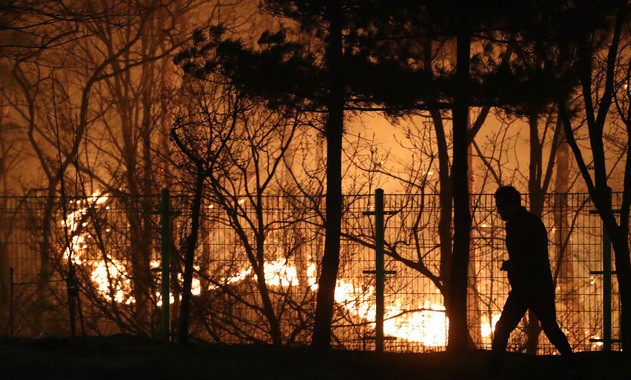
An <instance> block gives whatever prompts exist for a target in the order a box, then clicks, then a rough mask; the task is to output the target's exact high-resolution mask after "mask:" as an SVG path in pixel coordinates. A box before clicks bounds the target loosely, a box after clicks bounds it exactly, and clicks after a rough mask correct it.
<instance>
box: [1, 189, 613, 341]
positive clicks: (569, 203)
mask: <svg viewBox="0 0 631 380" xmlns="http://www.w3.org/2000/svg"><path fill="white" fill-rule="evenodd" d="M171 200H172V201H171V203H172V204H171V208H172V209H174V210H177V211H179V214H174V215H173V216H172V218H171V224H172V235H171V236H170V238H171V239H170V241H171V242H172V246H171V251H172V255H171V273H172V276H171V284H170V285H171V286H170V289H171V294H170V295H169V296H168V298H169V304H170V307H171V310H172V313H171V323H172V326H175V324H174V323H173V321H175V319H176V318H177V311H178V304H179V293H180V291H181V290H180V289H181V268H182V262H181V256H182V252H183V251H182V248H181V247H183V246H184V242H185V241H186V237H187V234H188V232H189V228H190V221H189V219H188V217H187V215H188V213H189V209H190V204H189V202H190V200H189V198H187V197H178V196H176V197H171ZM619 202H620V198H619V196H618V195H616V194H615V195H614V205H615V204H616V203H619ZM323 205H324V200H323V198H322V197H305V196H291V197H290V196H276V197H265V198H264V199H263V200H262V202H261V203H257V200H256V199H252V198H247V197H242V198H232V199H206V200H205V201H204V205H203V208H202V210H203V212H202V221H201V224H200V227H201V228H200V243H199V246H198V249H197V251H196V262H195V269H196V273H195V278H194V284H193V285H194V286H193V292H194V297H193V312H192V325H191V331H192V334H193V335H194V336H195V337H197V338H199V339H204V340H209V341H215V342H227V343H246V342H271V341H272V340H273V339H274V336H276V337H280V339H281V340H282V342H283V343H285V344H297V345H301V344H308V342H309V340H310V332H311V327H312V323H313V315H314V310H315V295H316V291H317V275H318V273H319V266H320V257H321V255H322V251H323V246H324V229H323V222H322V220H323V212H322V210H323ZM61 206H62V204H61V199H49V198H45V197H2V198H0V310H2V312H1V314H0V327H1V328H2V330H1V333H2V334H4V335H13V336H37V335H39V334H41V333H44V334H47V335H69V334H71V331H70V327H69V325H70V324H69V323H68V320H69V318H70V317H69V315H70V314H69V311H68V310H69V306H70V305H69V301H68V300H69V297H68V294H69V293H68V289H67V286H66V284H67V280H68V277H69V273H70V272H69V271H70V268H73V269H74V270H75V273H76V281H77V285H78V289H79V293H78V294H79V297H78V300H79V301H80V304H78V305H77V306H78V307H79V308H80V311H81V313H80V314H76V315H75V316H76V317H77V318H78V317H80V319H81V321H80V322H81V327H82V331H84V332H85V333H86V334H90V335H106V334H112V333H118V332H123V333H132V334H145V335H157V334H159V332H160V323H159V322H160V321H159V320H160V315H161V313H160V310H161V307H162V304H163V296H162V295H161V294H160V291H161V288H162V287H161V281H162V279H161V276H160V273H159V270H160V251H161V236H162V235H161V229H160V215H158V213H157V211H158V210H159V209H160V198H159V197H146V198H120V197H113V196H108V195H102V196H93V197H82V198H73V199H71V200H70V199H66V200H65V206H66V207H61ZM384 208H385V209H386V210H391V211H396V212H393V213H391V214H389V215H386V217H385V221H384V238H385V247H384V251H385V254H386V259H385V263H384V265H385V270H386V271H387V273H389V274H388V275H387V276H386V279H385V290H384V298H383V302H384V322H383V323H384V328H383V333H384V335H385V337H386V338H385V341H384V349H385V350H386V351H431V350H443V349H444V348H445V345H446V340H447V326H448V319H447V317H446V313H445V308H444V302H443V296H442V293H441V292H442V291H444V286H443V282H442V281H443V279H444V278H445V273H446V270H445V268H447V267H448V264H449V255H448V254H447V253H446V252H448V251H449V242H447V244H446V243H445V241H441V239H440V236H441V232H440V230H439V221H440V211H441V208H440V201H439V198H438V196H437V195H428V194H425V195H422V194H413V195H410V194H390V195H385V198H384ZM373 209H374V201H373V196H372V195H347V196H345V197H344V218H343V239H342V247H341V257H340V271H339V279H338V286H337V289H336V309H335V317H334V329H333V333H334V344H335V345H336V346H338V347H340V348H347V349H362V350H373V349H375V340H374V337H375V319H376V314H375V297H376V294H375V285H376V284H375V277H374V275H373V274H371V273H370V271H371V270H374V265H375V264H374V257H375V256H374V255H375V254H374V242H375V241H374V228H375V226H374V218H372V217H370V216H367V215H365V213H366V212H367V211H371V210H373ZM591 209H592V205H591V203H590V201H589V196H588V195H587V194H553V195H549V196H547V197H546V199H545V206H544V211H543V219H544V223H545V224H546V226H547V228H548V233H549V240H550V246H549V247H550V260H551V264H552V269H553V273H554V275H555V279H556V284H557V310H558V319H559V323H560V325H561V327H562V329H563V330H564V331H565V332H566V333H567V335H568V338H569V340H570V342H571V344H572V346H573V347H574V349H576V350H596V349H599V347H600V345H601V344H602V343H601V342H599V341H598V339H601V338H602V337H603V276H602V274H599V273H598V271H602V269H603V263H602V247H603V234H602V224H601V222H600V219H599V218H598V216H596V215H593V213H590V211H591ZM472 215H473V231H472V240H471V252H470V257H471V263H470V268H469V301H468V313H469V331H470V334H471V337H472V339H473V341H474V342H475V344H476V345H477V346H478V347H480V348H489V347H490V341H491V337H492V325H493V324H494V322H495V320H496V319H497V317H498V316H499V313H500V310H501V307H502V305H503V301H504V300H505V298H506V295H507V292H508V284H507V280H506V278H505V275H504V273H503V272H500V271H499V267H500V263H501V261H502V260H504V259H505V258H506V257H507V254H506V252H505V248H504V241H503V235H504V226H503V222H502V221H501V220H500V219H499V218H498V216H497V215H496V213H495V211H494V204H493V197H492V195H488V194H477V195H474V196H472ZM448 233H449V232H448ZM10 273H13V275H10ZM612 289H613V293H614V294H613V295H612V299H613V302H612V305H611V310H612V311H611V317H612V330H611V333H612V336H613V337H614V338H615V337H617V336H618V335H619V323H618V322H619V321H618V320H619V313H620V307H619V303H618V297H617V293H616V292H617V283H616V281H615V276H614V278H613V288H612ZM164 298H165V299H166V298H167V297H164ZM525 329H526V323H525V321H524V322H523V323H522V324H521V325H520V331H517V332H516V333H514V334H513V335H512V337H511V342H510V349H512V350H514V351H524V350H526V347H527V346H528V342H527V341H526V334H525V333H524V330H525ZM531 343H532V342H531ZM613 347H614V349H615V348H618V347H617V346H616V345H615V344H614V346H613ZM538 351H539V352H543V353H551V352H554V350H553V347H552V346H551V345H550V343H549V342H548V341H547V339H546V338H545V336H544V335H543V334H541V336H540V341H539V343H538Z"/></svg>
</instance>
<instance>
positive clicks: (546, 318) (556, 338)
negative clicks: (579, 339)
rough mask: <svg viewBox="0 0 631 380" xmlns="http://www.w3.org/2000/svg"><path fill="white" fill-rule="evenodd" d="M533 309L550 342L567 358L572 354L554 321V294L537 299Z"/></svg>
mask: <svg viewBox="0 0 631 380" xmlns="http://www.w3.org/2000/svg"><path fill="white" fill-rule="evenodd" d="M533 311H534V312H535V314H536V315H537V318H539V321H540V322H541V328H542V329H543V332H544V333H545V334H546V336H547V337H548V339H549V340H550V343H552V344H554V346H555V347H556V348H557V350H559V352H560V353H561V355H563V356H564V357H565V358H566V359H569V358H570V357H571V356H572V348H571V347H570V344H569V343H568V341H567V337H566V336H565V334H564V333H563V331H562V330H561V328H560V327H559V324H558V323H557V321H556V306H555V304H554V295H552V296H547V297H545V298H543V299H540V300H538V302H536V303H535V305H533Z"/></svg>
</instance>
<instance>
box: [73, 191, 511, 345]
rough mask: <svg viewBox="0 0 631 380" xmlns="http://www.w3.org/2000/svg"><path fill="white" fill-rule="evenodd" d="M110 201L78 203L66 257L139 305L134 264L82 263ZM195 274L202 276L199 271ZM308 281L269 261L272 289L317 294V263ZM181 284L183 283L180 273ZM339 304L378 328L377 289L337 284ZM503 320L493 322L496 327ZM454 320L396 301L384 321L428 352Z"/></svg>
mask: <svg viewBox="0 0 631 380" xmlns="http://www.w3.org/2000/svg"><path fill="white" fill-rule="evenodd" d="M107 200H108V197H107V195H102V194H101V195H99V194H94V195H93V196H92V197H89V198H87V199H85V200H82V201H74V204H75V205H76V207H77V209H76V210H75V211H72V212H70V213H69V214H68V215H67V216H66V218H65V219H64V220H62V225H63V226H65V227H67V228H68V230H69V232H70V236H71V239H70V246H69V247H67V248H66V255H67V257H69V256H70V255H71V254H72V259H73V262H74V263H75V264H78V265H84V266H85V265H90V266H91V269H90V270H91V272H90V273H91V275H90V279H91V281H92V282H93V283H94V284H95V289H96V291H97V292H98V293H99V295H100V296H101V297H103V298H104V299H106V300H108V301H110V302H116V303H120V304H126V305H130V304H134V303H135V302H136V300H135V299H134V297H133V296H132V287H133V284H132V281H131V278H130V277H129V274H128V273H127V270H128V268H129V267H130V263H129V262H128V261H126V260H120V259H119V260H115V259H109V260H107V261H105V260H97V261H94V262H92V261H90V263H89V264H88V263H86V262H84V261H82V253H83V252H84V250H85V249H86V248H87V245H88V239H89V235H88V234H87V232H85V231H83V230H82V229H80V227H85V226H86V221H85V215H86V214H87V212H88V210H89V208H90V207H94V206H97V205H103V204H105V203H106V202H107ZM150 265H151V267H152V272H153V271H155V270H156V269H158V267H159V265H160V264H159V262H158V261H155V260H154V261H152V262H151V264H150ZM196 270H198V271H199V270H200V268H199V267H197V268H196ZM303 270H304V273H306V279H301V278H300V276H299V271H298V269H297V267H296V265H294V263H292V262H291V261H290V260H288V259H277V260H272V261H268V262H266V263H265V264H264V266H263V271H264V275H265V282H266V284H267V285H268V286H270V287H277V288H288V287H297V286H300V285H301V281H306V286H307V287H308V289H309V290H310V291H312V292H315V291H317V289H318V284H317V281H318V279H317V274H318V270H317V267H316V264H315V263H310V264H308V265H307V266H306V268H304V269H303ZM248 278H250V279H256V275H255V274H253V270H252V268H245V269H242V270H240V271H237V272H236V273H235V274H234V275H231V276H227V277H224V278H223V279H221V280H220V281H218V283H219V284H221V285H216V284H211V285H209V286H208V289H207V290H210V291H212V290H215V289H217V288H218V287H219V286H225V285H228V284H235V283H238V282H241V281H247V280H248ZM178 280H179V281H180V282H182V275H181V273H179V274H178ZM202 290H203V289H202V286H201V281H200V279H199V278H193V283H192V290H191V292H192V294H193V295H194V296H199V295H200V294H201V293H202ZM156 299H157V306H158V307H160V306H161V305H162V302H163V301H162V295H161V294H160V293H159V292H157V293H156ZM335 301H336V302H337V303H338V304H339V305H341V306H342V307H343V308H344V309H345V310H346V311H347V312H348V313H349V314H350V315H351V316H353V317H355V318H358V319H360V320H364V321H366V322H368V323H369V324H370V325H372V326H373V327H374V321H375V315H376V310H375V288H374V286H372V285H367V284H365V283H364V282H362V281H361V280H359V279H356V280H344V279H341V280H338V281H337V284H336V289H335ZM174 302H175V299H174V296H173V294H170V295H169V303H171V304H172V303H174ZM497 317H499V316H494V318H493V323H494V322H495V321H496V318H497ZM491 325H492V323H483V324H482V326H481V328H482V335H483V336H484V337H487V336H490V331H491V330H490V329H491ZM448 326H449V320H448V319H447V317H446V315H445V308H444V306H442V305H439V304H434V303H431V302H429V301H424V302H423V303H422V304H419V305H417V307H410V306H409V305H402V303H401V302H400V301H398V300H394V301H392V302H390V303H389V304H387V305H386V312H385V316H384V333H385V334H386V335H387V336H392V337H396V338H399V339H404V340H406V341H409V342H417V343H421V344H423V345H424V346H427V347H441V346H445V345H446V340H447V338H446V337H447V330H448Z"/></svg>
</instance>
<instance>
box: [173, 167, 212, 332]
mask: <svg viewBox="0 0 631 380" xmlns="http://www.w3.org/2000/svg"><path fill="white" fill-rule="evenodd" d="M204 178H205V175H204V173H203V170H202V168H198V169H197V176H196V178H195V190H194V195H193V204H192V207H191V233H190V234H189V235H188V237H187V238H186V251H185V252H184V279H183V284H182V302H181V304H180V321H179V326H178V331H177V334H178V342H179V343H180V344H187V343H188V332H189V331H188V330H189V324H190V316H191V289H192V287H193V262H194V259H195V248H196V247H197V238H198V236H199V217H200V210H201V204H202V193H203V190H204Z"/></svg>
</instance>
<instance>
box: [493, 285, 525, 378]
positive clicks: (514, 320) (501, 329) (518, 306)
mask: <svg viewBox="0 0 631 380" xmlns="http://www.w3.org/2000/svg"><path fill="white" fill-rule="evenodd" d="M526 310H527V305H526V302H525V300H524V299H523V297H519V296H516V295H515V294H514V293H513V292H510V293H508V298H507V299H506V303H505V304H504V308H503V309H502V315H501V316H500V319H499V320H498V321H497V323H496V324H495V330H494V335H493V343H492V346H491V350H492V352H491V361H490V362H489V372H491V373H494V374H496V373H498V372H499V370H500V368H501V366H502V362H503V360H504V353H505V352H506V346H507V345H508V338H510V333H511V332H512V331H513V330H515V328H516V327H517V325H518V324H519V321H521V319H522V317H523V316H524V314H525V313H526Z"/></svg>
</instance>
